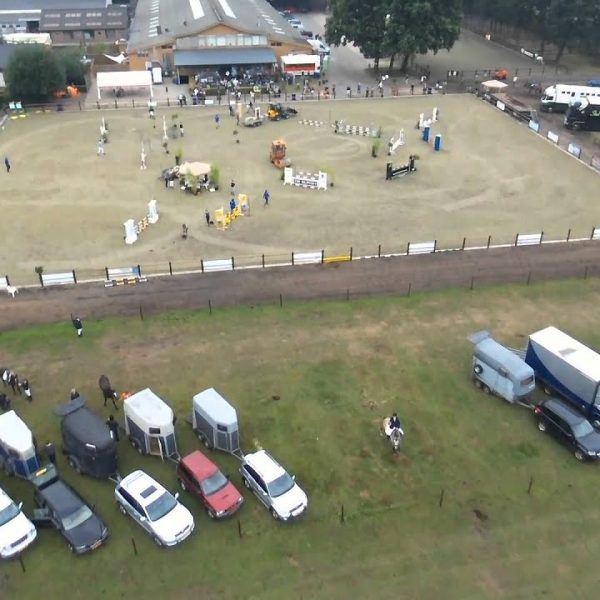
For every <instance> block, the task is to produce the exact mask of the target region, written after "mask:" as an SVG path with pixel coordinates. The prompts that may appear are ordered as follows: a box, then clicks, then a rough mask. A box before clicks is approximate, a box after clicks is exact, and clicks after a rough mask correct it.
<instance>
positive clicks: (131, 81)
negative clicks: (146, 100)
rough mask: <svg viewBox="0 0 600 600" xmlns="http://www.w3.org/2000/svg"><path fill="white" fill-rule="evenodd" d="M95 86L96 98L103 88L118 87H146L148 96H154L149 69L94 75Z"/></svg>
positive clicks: (99, 98)
mask: <svg viewBox="0 0 600 600" xmlns="http://www.w3.org/2000/svg"><path fill="white" fill-rule="evenodd" d="M96 86H97V87H98V100H101V96H100V93H101V91H102V90H103V89H106V88H108V89H118V88H127V87H146V86H147V87H148V89H149V91H150V98H154V93H153V91H152V72H151V71H108V72H106V73H102V72H100V73H98V74H97V75H96Z"/></svg>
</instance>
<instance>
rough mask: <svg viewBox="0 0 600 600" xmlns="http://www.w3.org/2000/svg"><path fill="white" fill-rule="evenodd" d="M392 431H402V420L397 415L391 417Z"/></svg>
mask: <svg viewBox="0 0 600 600" xmlns="http://www.w3.org/2000/svg"><path fill="white" fill-rule="evenodd" d="M389 425H390V429H402V426H401V425H400V419H399V418H398V415H397V414H396V413H394V414H393V415H392V416H391V417H390V423H389Z"/></svg>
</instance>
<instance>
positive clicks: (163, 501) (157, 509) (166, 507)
mask: <svg viewBox="0 0 600 600" xmlns="http://www.w3.org/2000/svg"><path fill="white" fill-rule="evenodd" d="M176 506H177V500H175V497H174V496H172V495H171V494H169V492H165V493H164V494H163V495H162V496H161V497H160V498H157V499H156V500H154V502H151V503H150V504H148V506H147V507H146V512H147V513H148V518H149V519H150V520H151V521H158V520H159V519H162V518H163V517H164V516H165V515H167V514H169V513H170V512H171V511H172V510H173V509H174V508H175V507H176Z"/></svg>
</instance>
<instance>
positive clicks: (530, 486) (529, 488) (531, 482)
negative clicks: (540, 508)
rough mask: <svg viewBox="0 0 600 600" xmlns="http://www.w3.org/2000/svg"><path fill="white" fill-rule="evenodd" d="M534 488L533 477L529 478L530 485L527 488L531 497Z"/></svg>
mask: <svg viewBox="0 0 600 600" xmlns="http://www.w3.org/2000/svg"><path fill="white" fill-rule="evenodd" d="M532 487H533V475H532V476H531V477H530V478H529V485H528V486H527V495H528V496H531V488H532Z"/></svg>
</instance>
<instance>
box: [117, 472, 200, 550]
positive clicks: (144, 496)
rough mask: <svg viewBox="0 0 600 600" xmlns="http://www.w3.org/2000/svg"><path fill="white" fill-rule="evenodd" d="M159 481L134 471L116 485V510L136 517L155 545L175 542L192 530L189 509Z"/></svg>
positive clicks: (192, 518) (135, 519)
mask: <svg viewBox="0 0 600 600" xmlns="http://www.w3.org/2000/svg"><path fill="white" fill-rule="evenodd" d="M178 497H179V494H175V495H173V494H171V493H170V492H168V491H167V490H166V489H165V488H164V487H163V486H162V485H161V484H160V483H158V481H155V480H154V479H152V477H150V475H147V474H146V473H144V471H134V472H133V473H130V474H129V475H127V477H125V478H124V479H122V480H121V481H120V483H119V485H117V487H116V488H115V500H116V501H117V504H118V505H119V510H120V511H121V512H122V513H123V514H124V515H129V516H130V517H131V518H132V519H133V520H134V521H137V523H138V524H139V525H141V526H142V527H143V528H144V529H145V530H146V531H147V532H148V533H149V534H150V535H151V536H152V539H153V540H154V541H155V542H156V544H157V545H158V546H175V545H176V544H179V543H181V542H183V540H185V539H186V538H187V537H189V536H190V535H191V533H192V531H194V517H192V513H191V512H190V511H189V510H188V509H187V508H186V507H185V506H183V505H182V504H180V503H179V502H178V501H177V498H178Z"/></svg>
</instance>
